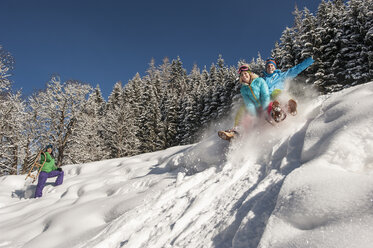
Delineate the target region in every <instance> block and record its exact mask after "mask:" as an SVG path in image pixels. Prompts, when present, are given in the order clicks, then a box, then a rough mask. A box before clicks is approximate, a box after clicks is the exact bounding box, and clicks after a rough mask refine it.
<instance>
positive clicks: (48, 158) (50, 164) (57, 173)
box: [35, 145, 64, 198]
mask: <svg viewBox="0 0 373 248" xmlns="http://www.w3.org/2000/svg"><path fill="white" fill-rule="evenodd" d="M44 154H45V156H44ZM44 161H45V163H44ZM43 163H44V166H43V168H42V169H41V172H40V174H39V177H38V185H37V186H36V190H35V198H37V197H41V196H42V195H43V188H44V186H45V182H46V181H47V179H48V178H50V177H57V179H56V182H55V184H54V185H55V186H58V185H60V184H62V182H63V176H64V173H63V171H62V169H61V168H58V167H56V166H55V161H54V157H53V146H52V145H47V146H46V148H45V152H44V153H42V154H41V157H40V164H43Z"/></svg>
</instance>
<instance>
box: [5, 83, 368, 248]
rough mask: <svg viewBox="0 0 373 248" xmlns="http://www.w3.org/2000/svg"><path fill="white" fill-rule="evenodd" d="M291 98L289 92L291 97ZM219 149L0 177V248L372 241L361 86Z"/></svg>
mask: <svg viewBox="0 0 373 248" xmlns="http://www.w3.org/2000/svg"><path fill="white" fill-rule="evenodd" d="M298 100H299V99H298ZM258 126H259V127H256V128H255V129H253V130H252V131H250V132H249V133H247V134H242V135H241V138H240V139H238V140H235V141H234V142H232V143H231V144H229V143H228V142H225V141H223V140H220V139H219V138H218V137H217V135H213V136H209V137H207V138H205V139H204V140H203V141H201V142H200V143H198V144H194V145H189V146H179V147H173V148H170V149H167V150H165V151H159V152H154V153H148V154H143V155H139V156H135V157H129V158H121V159H113V160H106V161H100V162H95V163H89V164H81V165H68V166H64V167H63V169H64V171H65V181H64V183H63V184H62V185H60V186H58V187H54V186H53V182H54V179H53V178H52V179H49V180H48V183H47V186H46V187H45V188H44V191H43V194H44V195H43V197H42V198H39V199H34V198H33V194H34V190H35V184H30V182H29V181H25V176H24V175H21V176H5V177H0V248H1V247H35V248H42V247H48V248H51V247H61V248H62V247H87V248H88V247H89V248H91V247H110V248H111V247H152V248H153V247H193V248H194V247H242V248H243V247H245V248H246V247H263V248H264V247H270V248H272V247H273V248H279V247H283V248H285V247H286V248H288V247H315V248H316V247H317V248H319V247H328V248H330V247H359V248H364V247H372V244H373V235H372V234H373V83H369V84H365V85H361V86H357V87H353V88H349V89H346V90H344V91H341V92H338V93H334V94H332V95H329V96H322V97H319V98H317V99H314V100H313V101H312V102H308V103H304V102H302V101H300V106H299V114H298V115H297V116H295V117H291V116H290V117H288V118H287V119H286V120H285V121H284V122H283V123H281V124H280V125H278V126H277V127H271V126H269V124H267V123H261V124H259V125H258Z"/></svg>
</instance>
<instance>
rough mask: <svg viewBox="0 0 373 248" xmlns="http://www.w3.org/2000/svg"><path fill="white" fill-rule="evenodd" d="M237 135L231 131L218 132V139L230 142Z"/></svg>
mask: <svg viewBox="0 0 373 248" xmlns="http://www.w3.org/2000/svg"><path fill="white" fill-rule="evenodd" d="M237 135H238V132H237V131H235V130H233V129H230V130H225V131H219V132H218V136H219V137H220V138H222V139H223V140H228V141H230V140H231V139H233V138H234V137H235V136H237Z"/></svg>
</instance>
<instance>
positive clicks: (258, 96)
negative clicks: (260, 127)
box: [240, 77, 270, 116]
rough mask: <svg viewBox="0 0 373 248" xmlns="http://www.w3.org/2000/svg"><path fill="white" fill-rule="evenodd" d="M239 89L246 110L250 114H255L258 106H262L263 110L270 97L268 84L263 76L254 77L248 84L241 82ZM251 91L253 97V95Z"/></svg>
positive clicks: (266, 106)
mask: <svg viewBox="0 0 373 248" xmlns="http://www.w3.org/2000/svg"><path fill="white" fill-rule="evenodd" d="M250 88H251V89H250ZM251 90H252V91H251ZM240 91H241V95H242V97H243V101H244V103H245V107H246V110H247V111H248V112H249V114H250V115H252V116H257V115H258V110H259V108H262V109H263V110H266V109H267V108H268V104H269V100H270V97H269V91H268V86H267V84H266V82H265V81H264V79H263V78H260V77H258V78H255V79H254V80H253V81H252V82H251V84H250V86H249V85H246V84H243V85H242V87H241V90H240ZM253 93H254V95H255V97H254V96H253Z"/></svg>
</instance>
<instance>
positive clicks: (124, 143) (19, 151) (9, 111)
mask: <svg viewBox="0 0 373 248" xmlns="http://www.w3.org/2000/svg"><path fill="white" fill-rule="evenodd" d="M293 14H294V25H293V26H292V27H288V28H286V29H285V30H284V31H283V33H282V36H281V37H280V39H279V41H278V42H276V43H275V45H274V48H273V50H272V54H271V55H272V57H274V58H275V59H276V61H277V63H278V66H279V68H280V69H282V70H286V69H288V68H291V67H292V66H294V65H296V64H298V63H299V62H301V61H302V60H303V59H305V58H307V57H309V56H313V58H314V59H315V63H314V64H313V65H312V66H311V67H310V68H309V69H308V70H306V71H305V72H303V73H302V74H301V77H298V78H301V79H302V80H304V81H305V82H306V83H307V84H309V85H313V86H315V87H316V88H317V89H318V90H319V91H320V92H321V93H329V92H334V91H338V90H341V89H343V88H346V87H350V86H352V85H356V84H361V83H365V82H368V81H370V80H372V78H373V23H372V22H373V0H354V1H349V2H347V3H344V1H342V0H334V1H322V2H321V3H320V5H319V7H318V10H317V13H316V15H314V14H312V13H310V11H309V10H308V9H307V8H305V9H303V10H299V9H298V8H295V11H294V13H293ZM244 62H245V61H239V62H238V65H239V64H241V63H244ZM249 64H250V66H251V67H252V70H253V71H254V72H256V73H258V74H260V73H261V72H262V71H263V69H264V60H263V59H262V58H261V56H260V54H259V55H258V57H257V58H255V59H252V60H251V62H250V63H249ZM238 65H237V66H238ZM13 66H14V60H13V57H12V55H11V54H10V53H8V52H6V50H5V49H3V48H2V47H1V46H0V107H1V109H0V122H1V126H0V139H1V145H0V175H7V174H16V173H17V170H19V169H20V168H21V171H20V173H25V172H26V171H27V170H28V169H29V158H30V157H31V155H32V154H33V153H35V152H36V151H38V150H39V149H42V148H43V147H44V146H45V145H46V144H53V145H54V147H55V156H56V158H57V161H58V165H60V166H61V165H65V164H70V163H86V162H91V161H98V160H103V159H110V158H119V157H124V156H132V155H136V154H141V153H146V152H152V151H157V150H163V149H166V148H168V147H171V146H176V145H186V144H191V143H194V142H197V141H198V140H200V139H201V138H202V137H203V134H204V131H205V130H206V129H208V128H210V127H211V126H214V125H218V124H219V123H220V122H221V121H222V120H224V117H225V116H226V115H227V114H229V113H230V112H231V111H232V108H233V105H234V103H235V102H236V101H239V99H240V97H239V89H240V84H239V83H238V82H237V74H236V70H237V66H227V65H226V64H225V62H224V59H223V58H222V56H219V58H218V59H217V61H216V63H213V64H212V65H211V66H210V67H209V68H208V69H207V67H206V66H205V67H204V68H203V69H202V70H201V69H200V68H198V67H197V66H194V68H193V69H192V70H191V71H190V72H189V73H188V72H187V71H186V69H185V68H184V67H183V63H182V61H181V59H180V58H176V59H173V60H171V61H170V60H169V59H167V58H165V59H164V60H163V62H162V63H161V64H160V65H156V63H155V61H154V60H152V61H151V62H150V64H149V68H148V69H147V71H146V72H145V75H144V76H143V77H141V76H140V74H136V75H135V76H134V78H132V79H131V80H129V81H128V82H127V83H126V84H125V85H123V84H122V83H121V82H117V83H116V84H115V85H114V87H113V91H112V92H111V94H110V96H109V97H108V100H107V101H106V100H105V99H104V98H103V97H102V94H101V90H100V87H99V86H96V88H92V86H90V85H88V84H84V83H81V82H79V81H76V80H68V81H66V82H61V80H60V78H59V77H58V76H57V75H55V76H52V77H51V79H50V81H49V82H48V83H47V85H46V88H45V89H44V90H42V91H39V92H35V93H34V94H33V95H32V96H30V97H28V98H27V99H24V98H23V97H22V94H21V92H16V93H14V92H13V91H12V88H11V86H12V83H11V80H10V75H11V70H12V69H13Z"/></svg>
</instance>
